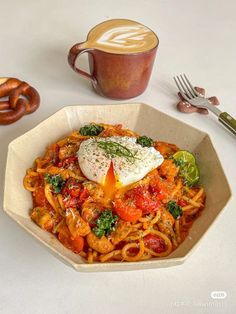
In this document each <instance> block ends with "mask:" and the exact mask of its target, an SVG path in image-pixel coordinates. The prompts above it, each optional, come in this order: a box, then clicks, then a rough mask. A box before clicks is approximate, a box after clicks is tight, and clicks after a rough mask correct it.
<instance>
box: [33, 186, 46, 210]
mask: <svg viewBox="0 0 236 314" xmlns="http://www.w3.org/2000/svg"><path fill="white" fill-rule="evenodd" d="M33 195H34V205H35V206H44V205H45V204H46V202H47V199H46V196H45V193H44V188H43V187H42V186H39V187H37V188H36V190H35V191H34V192H33Z"/></svg>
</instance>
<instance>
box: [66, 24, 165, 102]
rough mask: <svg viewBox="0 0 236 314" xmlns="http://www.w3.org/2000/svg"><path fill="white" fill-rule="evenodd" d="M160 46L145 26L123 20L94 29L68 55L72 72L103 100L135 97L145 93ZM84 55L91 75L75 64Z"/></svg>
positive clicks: (153, 34) (154, 35) (99, 25)
mask: <svg viewBox="0 0 236 314" xmlns="http://www.w3.org/2000/svg"><path fill="white" fill-rule="evenodd" d="M158 44H159V40H158V37H157V36H156V34H155V33H154V32H153V31H151V30H150V29H149V28H147V27H146V26H144V25H142V24H140V23H137V22H134V21H131V20H124V19H115V20H108V21H106V22H103V23H101V24H98V25H97V26H95V27H94V28H93V29H92V30H91V31H90V32H89V34H88V36H87V40H86V41H85V42H82V43H78V44H75V45H74V46H73V47H72V48H71V49H70V51H69V55H68V62H69V64H70V66H71V67H72V69H73V70H74V71H75V72H77V73H78V74H80V75H82V76H83V77H85V78H86V79H88V80H90V81H91V83H92V86H93V87H94V89H95V90H96V92H97V93H99V94H100V95H102V96H105V97H108V98H112V99H128V98H132V97H136V96H138V95H140V94H142V93H143V92H144V90H145V89H146V87H147V85H148V82H149V79H150V76H151V71H152V67H153V63H154V59H155V55H156V51H157V47H158ZM85 52H87V53H88V57H89V68H90V73H87V72H85V71H83V70H81V69H80V68H78V67H77V66H76V64H75V62H76V59H77V57H79V56H80V55H81V54H83V53H85Z"/></svg>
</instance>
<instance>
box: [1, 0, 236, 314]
mask: <svg viewBox="0 0 236 314" xmlns="http://www.w3.org/2000/svg"><path fill="white" fill-rule="evenodd" d="M96 3H97V5H96ZM98 3H99V4H98ZM0 4H1V5H0V32H1V36H0V76H9V77H18V78H21V79H24V80H25V81H28V82H30V83H31V84H32V85H33V86H35V87H36V88H37V89H38V91H39V92H40V95H41V106H40V108H39V110H38V111H37V112H35V113H34V114H32V115H30V116H27V117H24V118H23V119H21V120H20V121H18V122H17V123H15V124H12V125H10V126H0V143H1V154H0V207H2V200H3V184H4V169H5V162H6V155H7V146H8V143H9V142H10V141H11V140H13V139H14V138H16V137H18V136H19V135H21V134H23V133H24V132H26V131H28V130H30V129H31V128H32V127H34V126H35V125H37V124H38V123H39V122H40V121H42V120H43V119H45V118H46V117H48V116H49V115H51V114H53V113H54V112H55V111H57V110H58V109H60V108H62V107H63V106H65V105H69V104H91V103H100V104H102V103H114V101H112V100H108V99H104V98H102V97H100V96H98V95H96V94H95V93H94V92H93V90H92V89H91V88H90V86H89V83H88V82H87V81H85V80H84V79H83V78H80V77H79V76H77V75H76V74H75V73H74V72H73V71H72V70H71V69H70V68H69V66H68V64H67V60H66V58H67V52H68V49H69V48H70V47H71V46H72V45H73V44H74V43H76V42H79V41H83V40H85V38H86V35H87V31H88V30H89V29H90V28H91V27H92V26H94V25H96V24H97V23H99V22H101V21H103V20H106V19H110V18H117V17H119V18H129V19H133V20H138V21H140V22H142V23H144V24H146V25H147V26H149V27H150V28H152V29H153V30H154V31H155V32H156V33H157V34H158V35H159V38H160V47H159V51H158V54H157V58H156V62H155V67H154V70H153V75H152V78H151V81H150V84H149V87H148V89H147V90H146V92H145V93H144V94H143V95H141V96H139V97H137V98H136V99H133V100H132V101H134V102H138V101H142V102H146V103H149V104H152V105H154V106H155V107H156V108H158V109H160V110H161V111H164V112H166V113H167V114H169V115H171V116H174V117H176V118H178V119H180V120H182V121H185V122H187V123H190V124H192V125H193V126H195V127H198V128H199V129H201V130H203V131H206V132H207V133H209V134H210V136H211V138H212V141H213V143H214V145H215V148H216V150H217V152H218V154H219V157H220V160H221V162H222V165H223V167H224V170H225V173H226V175H227V177H228V180H229V183H230V184H231V188H232V192H233V194H235V192H236V166H235V160H236V158H235V157H236V156H235V153H236V149H235V148H236V138H234V137H233V136H231V135H230V134H229V133H228V132H227V131H226V130H225V129H224V128H223V127H222V126H221V125H219V123H217V121H216V119H215V117H213V116H212V115H208V116H202V115H199V114H190V115H185V114H182V113H180V112H178V111H177V110H176V108H175V103H176V96H175V92H176V89H175V86H174V84H173V80H172V77H173V75H175V74H178V73H182V72H186V73H187V74H189V76H190V77H191V79H192V81H193V82H195V84H196V85H199V86H204V87H205V88H206V89H207V92H208V94H209V95H217V96H218V97H219V99H220V101H221V105H220V109H221V110H223V111H228V112H229V113H231V114H232V115H234V116H236V61H235V60H236V59H235V56H236V3H235V1H234V0H227V1H224V2H223V1H220V0H207V1H205V0H198V1H189V0H179V1H174V0H172V1H171V0H158V1H157V0H152V1H151V0H149V1H148V0H139V1H134V0H119V1H108V0H107V1H106V0H100V1H95V0H94V1H92V0H70V1H66V0H61V1H56V0H51V1H47V0H43V1H31V0H28V1H27V0H21V1H14V0H8V1H3V0H1V2H0ZM81 63H82V64H83V65H84V67H86V58H83V59H82V60H81ZM235 205H236V204H235V199H234V198H233V199H232V200H231V201H230V203H229V204H228V205H227V206H226V208H225V210H224V212H223V214H222V215H221V216H220V218H219V219H218V220H217V222H216V223H215V224H214V225H213V227H212V228H211V229H210V230H209V232H208V233H207V235H206V236H205V237H204V239H203V240H202V242H201V243H200V245H199V246H198V248H197V249H196V250H195V251H194V253H193V254H192V255H191V257H190V258H189V259H188V260H187V261H186V262H185V263H184V264H183V265H181V266H176V267H172V268H167V269H156V270H145V271H133V272H116V273H77V272H75V271H74V270H73V269H71V268H69V267H67V266H65V265H64V264H63V263H61V262H60V261H58V260H57V259H56V258H55V257H54V256H52V255H51V254H50V253H49V252H48V251H47V250H46V249H45V248H44V247H42V246H41V245H40V244H39V243H38V242H37V241H35V240H34V239H33V238H31V237H30V235H28V234H27V233H26V232H25V231H24V230H23V229H21V228H20V227H19V226H18V225H17V224H16V223H15V222H13V221H12V220H11V219H10V218H9V217H8V216H7V215H6V214H5V213H3V211H0V313H4V314H5V313H24V314H28V313H29V314H31V313H46V314H47V313H50V314H51V313H68V314H69V313H102V314H106V313H137V314H139V313H140V314H141V313H233V312H234V313H235V312H236V299H235V292H236V288H235V278H236V276H235V275H236V271H235V269H236V268H235V260H236V252H235V247H236V236H235V221H236V208H235ZM216 290H217V291H219V290H220V291H225V292H226V293H227V297H226V298H225V299H223V300H214V299H212V298H211V292H212V291H216Z"/></svg>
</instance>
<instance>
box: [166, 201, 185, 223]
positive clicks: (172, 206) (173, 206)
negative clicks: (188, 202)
mask: <svg viewBox="0 0 236 314" xmlns="http://www.w3.org/2000/svg"><path fill="white" fill-rule="evenodd" d="M167 209H168V211H169V212H170V213H171V215H172V216H173V217H174V218H175V219H178V218H179V217H180V216H182V215H183V211H182V208H181V207H180V206H179V205H178V204H177V203H176V202H175V201H169V202H168V204H167Z"/></svg>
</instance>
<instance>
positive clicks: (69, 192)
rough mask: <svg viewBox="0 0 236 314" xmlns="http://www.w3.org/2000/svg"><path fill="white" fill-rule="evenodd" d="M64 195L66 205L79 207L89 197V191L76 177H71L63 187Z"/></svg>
mask: <svg viewBox="0 0 236 314" xmlns="http://www.w3.org/2000/svg"><path fill="white" fill-rule="evenodd" d="M62 196H63V202H64V205H65V207H77V206H81V205H82V204H83V202H84V201H85V200H86V199H87V198H88V197H89V192H88V190H87V189H86V188H85V187H83V185H82V184H81V183H80V182H78V181H77V180H76V179H74V178H70V179H68V180H67V182H66V184H65V186H64V187H63V189H62Z"/></svg>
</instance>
